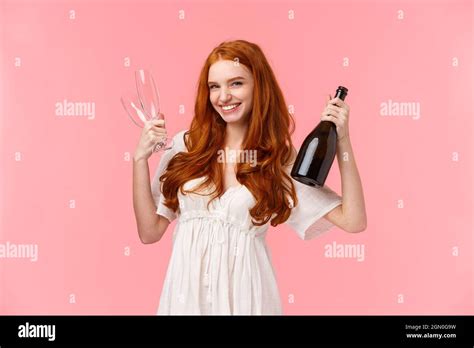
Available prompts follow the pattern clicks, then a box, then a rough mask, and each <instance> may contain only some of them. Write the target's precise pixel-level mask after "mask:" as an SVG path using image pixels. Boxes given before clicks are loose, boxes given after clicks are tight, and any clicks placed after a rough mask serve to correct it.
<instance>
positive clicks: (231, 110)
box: [221, 103, 242, 114]
mask: <svg viewBox="0 0 474 348" xmlns="http://www.w3.org/2000/svg"><path fill="white" fill-rule="evenodd" d="M230 105H237V106H236V107H234V108H233V109H230V110H224V108H223V106H230ZM240 105H242V103H236V104H228V105H223V106H221V110H222V112H223V113H224V114H230V113H232V112H234V111H236V110H239V108H240Z"/></svg>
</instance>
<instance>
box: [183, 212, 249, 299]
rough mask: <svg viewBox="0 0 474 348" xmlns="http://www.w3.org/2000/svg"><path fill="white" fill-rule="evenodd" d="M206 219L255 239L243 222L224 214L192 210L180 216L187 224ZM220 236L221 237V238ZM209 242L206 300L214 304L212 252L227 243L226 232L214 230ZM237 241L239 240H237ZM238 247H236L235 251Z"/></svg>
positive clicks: (205, 279)
mask: <svg viewBox="0 0 474 348" xmlns="http://www.w3.org/2000/svg"><path fill="white" fill-rule="evenodd" d="M198 218H204V219H210V220H217V221H219V222H222V224H223V225H224V226H225V225H233V226H234V227H236V228H238V229H239V230H240V232H243V233H245V234H248V235H250V236H251V237H252V238H255V233H254V232H252V231H249V230H248V229H247V228H245V227H244V226H243V225H242V223H241V222H239V221H238V220H236V219H235V218H233V217H232V216H225V215H223V214H218V213H216V212H208V211H199V210H192V211H188V212H184V213H182V214H181V215H180V217H179V221H180V222H185V221H189V220H193V219H198ZM219 234H220V236H219ZM209 239H210V242H209V244H208V245H209V250H208V257H207V262H206V269H205V271H204V285H205V286H207V287H208V290H207V296H206V300H207V301H208V302H212V297H211V296H212V267H211V257H212V250H213V246H214V245H215V244H216V243H217V244H218V245H219V246H222V244H224V243H225V241H226V238H225V232H224V231H222V229H220V228H215V227H213V228H212V231H211V236H210V238H209ZM236 240H237V238H236ZM235 248H236V247H234V250H235ZM234 252H235V251H234Z"/></svg>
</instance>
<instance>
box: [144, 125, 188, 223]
mask: <svg viewBox="0 0 474 348" xmlns="http://www.w3.org/2000/svg"><path fill="white" fill-rule="evenodd" d="M185 132H186V131H185V130H183V131H181V132H179V133H177V134H176V135H175V136H174V137H173V146H172V147H171V148H170V149H168V150H165V151H163V153H162V154H161V158H160V162H159V164H158V167H157V169H156V171H155V175H154V176H153V180H152V183H151V192H152V195H153V200H154V201H155V206H156V214H159V215H161V216H164V217H165V218H167V219H168V220H169V222H171V221H173V220H174V219H176V218H177V216H178V215H177V214H176V212H174V211H173V210H171V209H170V208H168V207H167V206H166V205H165V204H164V201H165V198H164V197H163V195H162V194H161V193H162V191H161V182H160V176H161V175H162V174H163V172H164V171H165V170H166V168H167V167H168V163H169V161H170V160H171V159H172V158H173V157H174V155H176V154H177V153H178V152H182V151H186V146H185V144H184V138H183V137H184V133H185Z"/></svg>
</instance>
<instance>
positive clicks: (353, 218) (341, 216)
mask: <svg viewBox="0 0 474 348" xmlns="http://www.w3.org/2000/svg"><path fill="white" fill-rule="evenodd" d="M337 145H338V146H337V160H338V164H339V169H340V173H341V184H342V206H338V207H336V208H334V209H333V210H331V211H330V212H329V213H327V214H326V215H325V217H326V218H327V219H328V220H329V221H331V222H332V223H333V224H335V225H337V226H338V227H340V228H342V229H344V230H345V231H347V232H362V231H364V230H365V229H366V227H367V216H366V212H365V201H364V192H363V190H362V183H361V180H360V176H359V171H358V170H357V165H356V161H355V157H354V152H353V151H352V146H351V142H350V138H349V136H346V137H344V138H343V139H342V140H338V144H337Z"/></svg>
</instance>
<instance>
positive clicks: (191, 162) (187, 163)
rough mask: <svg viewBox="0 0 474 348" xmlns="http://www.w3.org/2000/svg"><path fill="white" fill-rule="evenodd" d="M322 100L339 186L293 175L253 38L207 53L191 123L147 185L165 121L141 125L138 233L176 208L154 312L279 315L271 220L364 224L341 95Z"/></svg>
mask: <svg viewBox="0 0 474 348" xmlns="http://www.w3.org/2000/svg"><path fill="white" fill-rule="evenodd" d="M327 102H328V105H327V106H326V108H325V110H324V111H323V115H322V117H321V119H322V120H328V121H332V122H334V123H335V124H336V125H337V132H338V139H339V140H338V161H339V167H340V170H341V179H342V191H343V196H342V197H340V196H338V195H337V194H336V193H335V192H333V191H332V190H331V189H330V188H329V187H327V186H325V187H324V188H320V189H318V188H314V187H309V186H306V185H303V184H301V183H299V182H297V181H294V180H293V179H292V178H291V177H290V175H289V173H290V171H291V167H292V164H293V162H294V159H295V157H296V150H295V149H294V147H293V145H292V141H291V137H290V134H291V133H292V132H293V129H294V125H293V120H292V118H291V115H290V114H289V113H288V111H287V106H286V103H285V100H284V97H283V94H282V92H281V90H280V87H279V86H278V83H277V81H276V78H275V76H274V74H273V72H272V70H271V68H270V65H269V64H268V62H267V59H266V58H265V56H264V54H263V52H262V51H261V49H260V48H259V47H258V46H257V45H255V44H253V43H250V42H247V41H243V40H237V41H231V42H223V43H222V44H220V45H219V46H218V47H216V48H215V49H214V50H213V51H212V52H211V53H210V55H209V57H208V58H207V60H206V62H205V64H204V67H203V68H202V71H201V74H200V78H199V84H198V91H197V99H196V104H195V109H194V113H195V116H194V118H193V120H192V122H191V126H190V129H189V130H188V131H182V132H179V133H178V134H176V135H175V136H174V138H173V146H172V148H171V149H170V150H167V151H166V152H164V153H163V154H162V158H161V159H160V164H159V166H158V169H157V170H156V173H155V175H154V179H153V183H152V185H151V186H150V182H149V169H148V163H147V160H148V158H149V157H150V155H151V153H152V148H153V146H154V144H156V142H157V141H158V140H159V139H160V138H161V137H164V136H166V130H165V127H164V121H150V122H149V123H148V124H147V125H146V126H145V128H144V129H143V132H142V135H141V138H140V142H139V144H138V146H137V149H136V152H135V156H134V179H133V180H134V183H133V185H134V186H133V188H134V195H133V197H134V209H135V215H136V219H137V227H138V233H139V236H140V238H141V240H142V242H143V243H147V244H148V243H154V242H157V241H159V240H160V239H161V237H162V236H163V234H164V233H165V231H166V229H167V227H168V225H169V223H170V222H171V221H173V220H174V219H176V218H179V221H178V224H177V225H176V228H175V231H174V234H173V250H172V255H171V259H170V262H169V266H168V270H167V273H166V277H165V282H164V286H163V290H162V294H161V299H160V305H159V309H158V314H281V313H282V310H281V302H280V296H279V292H278V288H277V283H276V280H275V274H274V271H273V268H272V264H271V259H270V253H269V250H268V249H267V245H266V242H265V235H266V232H267V229H268V227H269V225H270V224H271V225H272V226H277V225H279V224H281V223H285V222H286V223H287V224H289V225H290V226H291V227H292V228H293V229H294V230H295V231H296V232H297V233H298V235H299V237H300V238H302V239H311V238H314V237H315V236H317V235H319V234H321V233H323V232H325V231H327V230H329V229H330V228H331V227H332V226H334V225H336V226H338V227H340V228H341V229H343V230H345V231H348V232H359V231H363V230H364V229H365V226H366V214H365V207H364V198H363V192H362V186H361V182H360V178H359V174H358V171H357V168H356V164H355V160H354V157H353V153H352V148H351V144H350V140H349V133H348V122H347V120H348V116H349V107H348V106H347V104H345V103H344V102H343V101H342V100H340V99H333V100H330V98H329V100H328V101H327ZM333 104H334V105H333ZM240 150H242V151H243V152H239V151H240ZM223 151H225V152H226V156H222V154H223ZM229 153H233V154H234V156H229V155H228V154H229ZM242 153H243V154H247V156H239V154H242ZM343 153H345V159H347V158H348V160H344V161H343V160H342V154H343ZM235 154H237V155H235ZM249 154H255V156H253V159H254V161H250V160H249V159H251V158H252V156H251V155H249ZM229 158H232V160H230V161H229ZM155 212H156V213H155Z"/></svg>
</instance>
